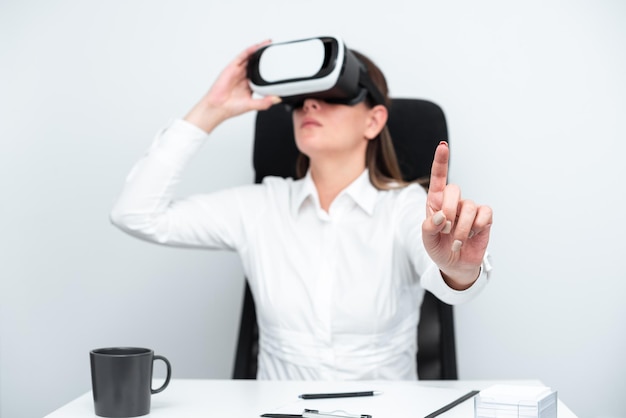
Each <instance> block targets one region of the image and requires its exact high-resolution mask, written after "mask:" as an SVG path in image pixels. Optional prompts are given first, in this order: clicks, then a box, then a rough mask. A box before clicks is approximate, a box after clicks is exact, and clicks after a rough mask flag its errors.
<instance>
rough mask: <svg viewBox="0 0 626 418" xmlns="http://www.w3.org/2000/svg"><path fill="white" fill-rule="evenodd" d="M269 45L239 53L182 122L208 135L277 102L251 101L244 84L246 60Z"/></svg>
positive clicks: (273, 99)
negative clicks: (225, 122) (226, 124)
mask: <svg viewBox="0 0 626 418" xmlns="http://www.w3.org/2000/svg"><path fill="white" fill-rule="evenodd" d="M269 43H270V41H269V40H267V41H263V42H261V43H258V44H256V45H252V46H250V47H248V48H246V49H245V50H244V51H243V52H241V53H240V54H239V55H238V56H237V57H236V58H235V59H234V60H233V61H232V62H231V63H230V64H228V66H227V67H226V68H224V70H222V72H221V74H220V75H219V76H218V78H217V80H215V82H214V83H213V86H211V88H210V90H209V91H208V92H207V93H206V94H205V95H204V97H203V98H202V99H201V100H200V101H199V102H198V104H196V105H195V106H194V108H193V109H191V111H190V112H189V113H188V114H187V116H185V120H186V121H188V122H191V123H193V124H194V125H196V126H198V127H199V128H201V129H203V130H204V131H206V132H211V131H212V130H213V129H214V128H215V127H216V126H217V125H219V124H220V123H222V122H223V121H225V120H226V119H228V118H231V117H233V116H237V115H240V114H242V113H245V112H248V111H250V110H265V109H267V108H269V107H270V106H272V105H273V104H276V103H278V102H280V98H279V97H277V96H266V97H263V98H253V97H252V90H251V89H250V86H249V84H248V78H247V66H248V60H249V59H250V56H251V55H252V54H254V52H255V51H256V50H257V49H259V48H260V47H262V46H265V45H268V44H269Z"/></svg>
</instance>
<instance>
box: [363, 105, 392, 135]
mask: <svg viewBox="0 0 626 418" xmlns="http://www.w3.org/2000/svg"><path fill="white" fill-rule="evenodd" d="M388 117H389V113H388V111H387V108H386V107H385V106H383V105H376V106H374V107H373V108H371V109H370V110H369V114H368V119H367V126H366V128H365V137H366V138H367V139H374V138H376V137H377V136H378V134H379V133H380V131H382V130H383V128H384V127H385V124H386V123H387V118H388Z"/></svg>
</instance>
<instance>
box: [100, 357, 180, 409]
mask: <svg viewBox="0 0 626 418" xmlns="http://www.w3.org/2000/svg"><path fill="white" fill-rule="evenodd" d="M89 357H90V360H91V385H92V389H93V401H94V407H95V412H96V415H98V416H101V417H138V416H141V415H147V414H149V413H150V398H151V396H152V394H154V393H159V392H161V391H163V390H164V389H165V388H166V387H167V385H168V384H169V383H170V377H171V375H172V367H171V365H170V362H169V361H168V360H167V359H166V358H165V357H163V356H157V355H155V354H154V351H152V350H150V349H149V348H136V347H112V348H98V349H95V350H92V351H91V352H90V353H89ZM155 360H162V361H163V362H165V365H166V366H167V377H166V378H165V382H164V383H163V384H162V385H161V387H159V388H157V389H152V369H153V364H154V361H155Z"/></svg>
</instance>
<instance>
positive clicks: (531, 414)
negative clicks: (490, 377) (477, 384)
mask: <svg viewBox="0 0 626 418" xmlns="http://www.w3.org/2000/svg"><path fill="white" fill-rule="evenodd" d="M556 405H557V393H556V392H555V391H553V390H552V389H550V388H549V387H545V386H516V385H495V386H492V387H490V388H487V389H485V390H482V391H480V393H479V394H478V396H476V397H475V398H474V416H475V417H476V418H509V417H515V418H556Z"/></svg>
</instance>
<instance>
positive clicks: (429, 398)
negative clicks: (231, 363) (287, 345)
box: [45, 379, 576, 418]
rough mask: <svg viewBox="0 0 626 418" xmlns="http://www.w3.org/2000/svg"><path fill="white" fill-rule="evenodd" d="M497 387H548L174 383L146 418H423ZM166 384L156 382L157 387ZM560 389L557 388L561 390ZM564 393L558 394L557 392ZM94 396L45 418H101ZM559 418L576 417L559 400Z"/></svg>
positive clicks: (468, 408) (456, 412)
mask: <svg viewBox="0 0 626 418" xmlns="http://www.w3.org/2000/svg"><path fill="white" fill-rule="evenodd" d="M497 383H505V384H518V385H525V386H530V385H532V386H535V385H542V383H541V382H540V381H538V380H511V381H504V380H498V381H495V380H445V381H442V380H439V381H410V382H388V381H372V382H363V381H359V382H319V381H314V382H304V381H296V382H292V381H257V380H211V379H207V380H205V379H172V381H171V382H170V385H169V386H168V387H167V389H165V391H163V392H161V393H158V394H155V395H152V408H151V412H150V414H149V415H146V417H151V418H152V417H154V418H159V417H168V418H172V417H177V418H178V417H185V418H194V417H220V418H221V417H232V418H254V417H258V416H259V415H261V414H263V413H268V412H281V413H286V412H288V413H302V410H303V408H304V407H306V408H308V409H319V410H320V411H333V410H337V409H342V410H345V411H347V412H349V413H351V414H371V415H372V416H373V418H392V417H393V418H397V417H407V418H409V417H423V416H425V415H427V414H428V413H430V412H434V411H435V410H436V409H438V408H439V407H441V406H443V405H446V404H447V403H449V402H450V401H452V400H453V399H457V398H459V397H460V396H461V395H463V394H465V393H467V392H468V391H470V390H474V389H476V390H481V389H485V388H487V387H490V386H492V385H494V384H497ZM158 385H160V382H157V381H155V383H154V387H158ZM555 389H556V388H555ZM363 390H378V391H382V392H383V393H382V394H381V395H378V396H373V397H372V396H370V397H363V398H342V399H324V400H321V401H315V400H301V399H299V398H298V395H299V394H302V393H320V392H324V393H326V392H348V391H350V392H351V391H363ZM557 390H558V389H557ZM95 416H96V415H95V413H94V408H93V397H92V394H91V391H90V392H87V393H85V394H84V395H82V396H80V397H78V398H77V399H75V400H74V401H72V402H70V403H68V404H67V405H65V406H63V407H62V408H60V409H58V410H56V411H54V412H52V413H51V414H49V415H47V416H46V417H45V418H85V417H95ZM440 416H441V417H442V418H450V417H465V418H467V417H473V416H474V401H473V400H472V399H470V400H468V401H465V402H463V403H462V404H460V405H458V406H456V407H455V408H453V409H451V410H450V411H448V412H445V413H444V414H442V415H440ZM558 417H559V418H570V417H576V415H574V413H572V411H570V410H569V409H568V408H567V407H566V406H565V405H564V404H563V402H561V401H560V400H559V403H558Z"/></svg>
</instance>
